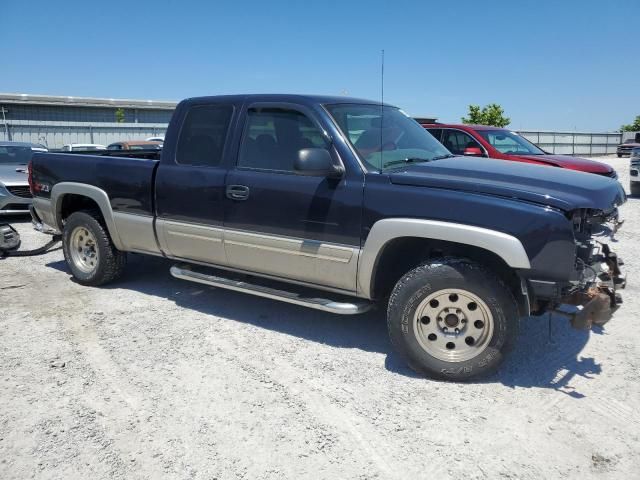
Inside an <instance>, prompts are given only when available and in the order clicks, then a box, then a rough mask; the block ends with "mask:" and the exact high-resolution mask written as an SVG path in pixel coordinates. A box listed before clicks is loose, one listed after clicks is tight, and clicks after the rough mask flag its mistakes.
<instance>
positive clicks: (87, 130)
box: [0, 117, 636, 156]
mask: <svg viewBox="0 0 640 480" xmlns="http://www.w3.org/2000/svg"><path fill="white" fill-rule="evenodd" d="M167 126H168V124H166V123H107V122H99V123H94V124H89V123H87V122H57V121H33V120H6V122H3V120H2V117H0V140H12V141H15V142H33V143H41V144H43V145H45V146H46V147H48V148H61V147H62V146H63V145H66V144H68V143H99V144H102V145H108V144H110V143H113V142H118V141H124V140H143V139H145V138H148V137H155V136H159V135H160V136H162V135H164V134H165V132H166V130H167ZM518 133H520V134H521V135H522V136H523V137H525V138H527V139H528V140H530V141H531V142H533V143H535V144H536V145H538V146H540V148H542V149H543V150H546V151H548V152H550V153H557V154H562V155H580V156H590V155H611V154H615V153H616V146H617V145H618V144H620V143H622V141H623V139H627V138H633V137H634V135H636V134H635V133H629V132H625V133H624V134H622V133H588V132H552V131H533V130H520V131H519V132H518Z"/></svg>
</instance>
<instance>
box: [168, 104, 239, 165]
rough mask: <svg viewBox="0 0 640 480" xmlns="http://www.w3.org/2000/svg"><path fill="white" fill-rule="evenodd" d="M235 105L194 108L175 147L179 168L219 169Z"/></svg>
mask: <svg viewBox="0 0 640 480" xmlns="http://www.w3.org/2000/svg"><path fill="white" fill-rule="evenodd" d="M232 117H233V105H224V104H220V105H194V106H192V107H190V108H189V110H188V111H187V114H186V116H185V119H184V122H183V124H182V128H181V129H180V135H179V136H178V143H177V147H176V157H175V158H176V163H178V164H180V165H192V166H207V167H218V166H219V165H220V164H221V163H222V158H223V154H224V148H225V144H226V142H227V137H228V133H229V126H230V124H231V118H232Z"/></svg>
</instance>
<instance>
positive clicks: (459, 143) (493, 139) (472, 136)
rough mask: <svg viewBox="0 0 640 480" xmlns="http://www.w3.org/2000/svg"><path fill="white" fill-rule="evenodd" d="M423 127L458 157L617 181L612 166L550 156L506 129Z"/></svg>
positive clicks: (425, 125)
mask: <svg viewBox="0 0 640 480" xmlns="http://www.w3.org/2000/svg"><path fill="white" fill-rule="evenodd" d="M422 126H423V127H424V128H426V129H427V130H428V131H429V133H431V135H433V136H434V137H436V139H437V140H438V141H440V143H442V144H443V145H444V146H445V147H447V149H448V150H449V151H450V152H451V153H453V154H456V155H465V156H471V157H489V158H497V159H500V160H512V161H515V162H525V163H535V164H538V165H549V166H553V167H561V168H568V169H570V170H579V171H581V172H588V173H596V174H598V175H604V176H606V177H611V178H617V174H616V171H615V170H614V169H613V168H612V167H611V166H610V165H607V164H605V163H602V162H596V161H595V160H589V159H586V158H580V157H572V156H569V155H553V154H550V153H547V152H545V151H544V150H542V149H540V148H538V147H537V146H535V145H534V144H533V143H531V142H530V141H529V140H527V139H526V138H524V137H522V136H521V135H518V134H517V133H515V132H512V131H511V130H508V129H506V128H498V127H488V126H486V125H465V124H442V123H423V124H422Z"/></svg>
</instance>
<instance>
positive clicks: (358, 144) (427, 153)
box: [326, 104, 450, 171]
mask: <svg viewBox="0 0 640 480" xmlns="http://www.w3.org/2000/svg"><path fill="white" fill-rule="evenodd" d="M326 109H327V110H328V111H329V113H330V114H331V116H332V117H333V119H334V120H335V122H336V123H337V124H338V126H339V127H340V130H342V133H343V134H344V136H345V137H346V138H348V139H349V141H350V142H351V144H352V145H353V147H354V148H355V150H356V151H357V152H358V155H359V156H360V158H361V159H362V161H363V162H364V164H365V165H366V167H367V168H369V169H371V170H374V171H382V170H384V169H386V168H397V167H398V164H402V163H405V161H407V162H419V161H425V162H428V161H430V160H433V159H435V158H436V157H445V156H448V155H450V152H449V151H448V150H447V149H446V148H445V147H444V146H443V145H442V144H441V143H440V142H438V141H437V140H436V139H435V138H434V137H433V136H432V135H431V134H430V133H429V132H427V131H426V130H425V129H424V128H423V127H421V126H420V125H419V124H418V122H416V121H415V120H414V119H412V118H410V117H409V116H408V115H406V114H405V113H404V112H403V111H402V110H400V109H398V108H395V107H388V106H385V107H383V106H381V105H364V104H338V105H326Z"/></svg>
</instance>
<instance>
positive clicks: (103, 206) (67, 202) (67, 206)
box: [51, 182, 124, 250]
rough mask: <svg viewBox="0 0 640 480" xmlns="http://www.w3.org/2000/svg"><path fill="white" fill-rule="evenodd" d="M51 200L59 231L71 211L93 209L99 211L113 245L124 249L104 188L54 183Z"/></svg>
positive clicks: (72, 183)
mask: <svg viewBox="0 0 640 480" xmlns="http://www.w3.org/2000/svg"><path fill="white" fill-rule="evenodd" d="M51 202H52V207H53V212H54V213H55V219H56V224H57V227H58V228H59V229H60V230H61V231H62V229H63V227H64V221H65V219H66V218H67V217H69V216H70V215H71V214H72V213H74V212H77V211H80V210H95V211H97V212H100V216H101V217H102V220H103V221H104V224H105V226H106V228H107V231H108V233H109V236H110V237H111V239H112V241H113V244H114V245H115V247H116V248H118V249H119V250H124V248H123V244H122V242H121V240H120V236H119V234H118V230H117V227H116V222H115V220H114V217H113V211H112V209H111V202H110V201H109V196H108V195H107V193H106V192H105V191H104V190H102V189H100V188H98V187H94V186H93V185H85V184H81V183H74V182H62V183H58V184H56V185H55V186H54V187H53V189H52V190H51Z"/></svg>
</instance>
